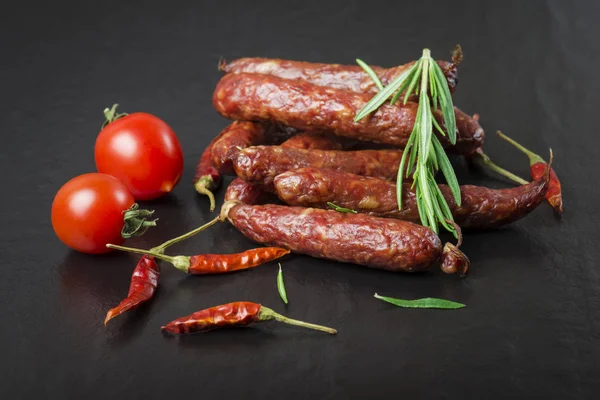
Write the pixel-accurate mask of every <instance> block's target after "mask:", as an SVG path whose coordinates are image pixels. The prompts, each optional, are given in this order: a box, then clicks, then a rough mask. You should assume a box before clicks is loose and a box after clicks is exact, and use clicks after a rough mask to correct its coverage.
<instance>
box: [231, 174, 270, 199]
mask: <svg viewBox="0 0 600 400" xmlns="http://www.w3.org/2000/svg"><path fill="white" fill-rule="evenodd" d="M230 200H237V201H239V202H242V203H244V204H265V203H274V202H276V201H277V198H276V197H275V196H274V195H273V193H269V192H266V191H265V190H264V189H263V188H262V187H261V186H257V185H251V184H249V183H248V182H245V181H244V180H242V179H241V178H235V179H234V180H232V181H231V183H230V184H229V186H227V191H225V201H230Z"/></svg>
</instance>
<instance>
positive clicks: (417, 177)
mask: <svg viewBox="0 0 600 400" xmlns="http://www.w3.org/2000/svg"><path fill="white" fill-rule="evenodd" d="M359 65H360V66H361V67H362V68H363V69H364V70H365V72H366V73H367V74H368V75H369V76H371V77H373V75H375V77H376V76H377V75H376V74H375V72H374V71H373V70H372V69H371V68H370V67H369V66H368V65H366V64H364V63H363V62H362V61H361V62H360V63H359ZM378 82H379V78H377V80H376V81H375V84H376V85H377V86H379V84H378ZM379 83H381V82H379ZM403 92H404V100H403V102H404V104H406V102H407V101H408V98H409V96H410V95H411V94H413V93H414V94H416V95H418V96H419V107H418V108H417V115H416V118H415V124H414V126H413V130H412V132H411V134H410V137H409V139H408V142H407V145H406V148H405V149H404V154H403V155H402V159H401V161H400V168H399V170H398V178H397V180H396V197H397V199H398V208H399V209H402V182H403V181H404V179H405V178H406V177H408V176H410V174H411V173H412V174H413V187H415V192H416V199H417V206H418V210H419V216H420V217H421V223H422V224H423V225H424V226H427V227H429V228H431V229H432V230H433V231H435V232H436V233H437V232H438V225H439V224H441V225H442V226H443V227H444V228H445V229H446V230H448V231H450V232H452V233H453V234H454V236H456V235H457V233H456V230H455V229H454V227H453V226H452V225H451V224H448V223H447V222H446V220H447V219H450V220H453V218H452V214H451V213H450V208H449V206H448V203H447V202H446V199H444V197H443V196H442V195H441V192H440V190H439V188H438V186H437V183H436V182H435V178H434V177H435V172H436V171H438V170H440V169H441V170H442V174H443V175H444V178H445V179H446V182H448V186H449V187H450V189H451V191H452V195H453V197H454V200H455V201H456V204H458V205H460V203H461V201H460V200H461V199H460V188H459V186H458V180H457V179H456V175H455V174H454V170H453V169H452V165H451V164H450V160H448V156H447V155H446V152H445V151H444V149H443V148H442V145H441V143H440V141H439V139H438V138H437V137H436V136H435V135H434V134H433V129H434V128H435V129H436V130H437V131H438V132H439V133H440V134H441V135H443V136H446V132H447V133H448V139H449V140H450V143H452V144H455V143H456V119H455V116H454V105H453V104H452V96H451V95H450V89H449V88H448V82H447V81H446V77H445V76H444V73H443V72H442V70H441V68H440V66H439V65H438V64H437V62H435V60H434V59H433V58H431V53H430V51H429V49H423V56H422V57H421V58H420V59H419V60H418V61H417V62H415V63H414V65H413V66H412V67H410V68H409V69H408V70H406V71H404V72H403V73H402V74H400V75H399V76H398V77H397V78H396V79H394V80H393V81H392V82H390V83H389V84H388V85H387V86H385V87H384V88H383V89H381V90H380V91H379V92H378V93H377V94H376V95H375V96H373V98H372V99H371V100H370V101H369V102H368V103H367V104H365V106H364V107H363V108H362V109H361V110H359V111H358V113H357V114H356V116H355V117H354V120H355V121H359V120H361V119H363V118H364V117H366V116H367V115H369V114H370V113H372V112H374V111H375V110H377V108H379V107H380V106H381V105H382V104H383V103H385V102H386V101H387V100H388V99H389V98H390V97H391V100H390V104H394V103H395V102H396V101H398V99H399V98H400V96H401V95H402V93H403ZM438 109H439V110H440V111H441V112H442V116H443V119H444V125H445V126H446V132H444V130H443V129H442V128H441V127H440V125H439V123H438V121H437V120H436V119H435V117H434V114H433V113H434V111H435V110H438ZM403 171H406V173H405V174H403Z"/></svg>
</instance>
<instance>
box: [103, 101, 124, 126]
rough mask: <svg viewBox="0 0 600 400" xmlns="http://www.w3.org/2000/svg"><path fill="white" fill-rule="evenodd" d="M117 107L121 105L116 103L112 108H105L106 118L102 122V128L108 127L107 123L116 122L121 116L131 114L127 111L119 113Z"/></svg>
mask: <svg viewBox="0 0 600 400" xmlns="http://www.w3.org/2000/svg"><path fill="white" fill-rule="evenodd" d="M117 107H119V105H118V104H116V103H115V104H113V106H112V107H111V108H105V109H104V118H105V120H104V122H103V123H102V129H104V128H105V127H106V125H108V124H110V123H112V122H115V121H116V120H118V119H119V118H122V117H124V116H126V115H129V114H127V113H117Z"/></svg>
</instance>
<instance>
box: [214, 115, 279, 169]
mask: <svg viewBox="0 0 600 400" xmlns="http://www.w3.org/2000/svg"><path fill="white" fill-rule="evenodd" d="M266 132H267V127H266V125H263V124H259V123H256V122H247V121H243V122H242V121H235V122H234V123H232V124H231V125H229V127H228V128H227V130H226V131H224V132H223V133H222V134H221V136H220V137H219V139H218V140H217V141H216V142H215V143H214V145H213V148H212V161H213V165H214V166H215V167H216V168H217V169H218V170H219V172H220V173H222V174H228V175H232V174H233V173H234V170H233V160H234V159H235V158H236V156H237V154H238V153H239V152H240V149H245V148H246V147H250V146H254V145H257V144H264V143H265V141H266V138H265V134H266Z"/></svg>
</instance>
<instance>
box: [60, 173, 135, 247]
mask: <svg viewBox="0 0 600 400" xmlns="http://www.w3.org/2000/svg"><path fill="white" fill-rule="evenodd" d="M133 203H134V199H133V196H132V194H131V193H130V192H129V190H127V187H126V186H125V185H124V184H122V183H121V182H119V180H117V179H116V178H114V177H112V176H110V175H105V174H97V173H93V174H83V175H79V176H77V177H75V178H73V179H71V180H70V181H69V182H67V183H65V184H64V185H63V187H61V188H60V190H59V191H58V193H56V196H55V197H54V201H53V202H52V227H53V228H54V232H56V236H58V238H59V239H60V240H61V241H62V242H63V243H64V244H66V245H67V246H69V247H71V248H73V249H75V250H78V251H81V252H82V253H89V254H100V253H106V252H108V251H110V249H107V248H106V244H107V243H114V244H122V243H123V242H124V239H123V238H122V237H121V229H122V228H123V213H122V212H123V211H124V210H127V209H128V208H130V207H131V206H132V205H133Z"/></svg>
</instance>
